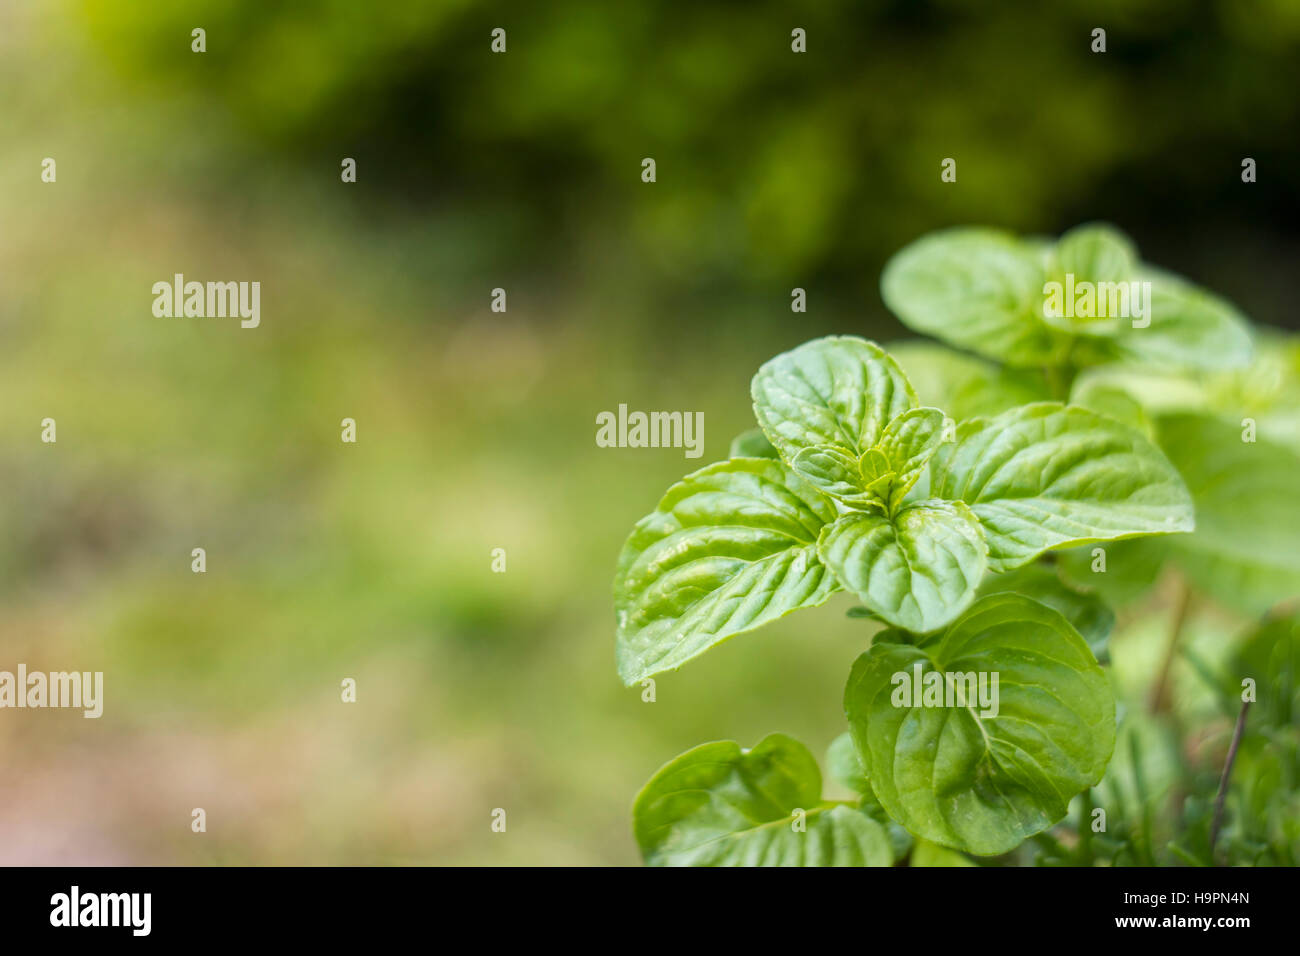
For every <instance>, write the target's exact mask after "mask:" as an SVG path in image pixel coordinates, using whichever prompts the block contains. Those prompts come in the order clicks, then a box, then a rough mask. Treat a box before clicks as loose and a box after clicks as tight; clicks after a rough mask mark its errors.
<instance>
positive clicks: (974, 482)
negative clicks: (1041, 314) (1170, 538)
mask: <svg viewBox="0 0 1300 956" xmlns="http://www.w3.org/2000/svg"><path fill="white" fill-rule="evenodd" d="M930 493H931V494H932V495H934V496H936V497H940V498H945V499H948V500H961V501H965V502H966V503H967V504H968V505H970V508H971V510H972V511H973V512H974V513H975V515H976V516H977V517H978V518H979V520H980V524H981V525H982V526H983V529H984V537H985V539H986V540H987V541H988V546H989V567H990V568H992V569H993V570H994V571H1008V570H1010V569H1012V568H1015V567H1019V566H1020V565H1022V564H1026V563H1027V562H1029V561H1031V560H1032V559H1033V558H1035V557H1036V556H1038V555H1039V554H1041V553H1042V552H1044V551H1046V550H1048V549H1049V548H1059V547H1068V546H1070V545H1077V544H1088V543H1091V542H1094V541H1110V540H1114V539H1117V538H1127V537H1132V536H1134V535H1140V534H1164V533H1169V532H1177V531H1190V530H1192V527H1193V517H1192V501H1191V497H1190V496H1189V495H1188V492H1187V488H1186V486H1185V485H1184V484H1183V480H1182V478H1180V477H1179V475H1178V472H1177V471H1175V470H1174V467H1173V466H1172V465H1171V464H1170V463H1169V460H1168V459H1167V458H1165V456H1164V454H1163V453H1161V451H1160V450H1159V449H1158V448H1156V446H1155V445H1153V444H1152V443H1151V442H1150V441H1148V440H1147V439H1146V438H1145V437H1144V436H1143V435H1142V434H1141V433H1140V432H1138V431H1136V430H1135V429H1133V428H1130V427H1129V426H1127V425H1124V424H1121V423H1120V422H1117V421H1115V420H1113V419H1111V418H1107V417H1106V416H1103V415H1099V414H1097V413H1096V412H1094V411H1091V410H1089V409H1085V408H1079V407H1077V406H1064V405H1060V404H1057V403H1055V402H1040V403H1037V404H1034V405H1026V406H1024V407H1023V408H1018V409H1013V410H1011V411H1009V412H1005V413H1003V414H1002V415H999V416H997V417H996V418H993V419H988V420H977V421H975V422H968V423H965V424H964V425H963V426H962V428H961V429H959V431H958V441H957V442H956V443H955V444H947V445H944V446H942V447H941V448H940V450H939V453H938V454H937V455H936V456H935V458H934V461H933V462H932V466H931V485H930Z"/></svg>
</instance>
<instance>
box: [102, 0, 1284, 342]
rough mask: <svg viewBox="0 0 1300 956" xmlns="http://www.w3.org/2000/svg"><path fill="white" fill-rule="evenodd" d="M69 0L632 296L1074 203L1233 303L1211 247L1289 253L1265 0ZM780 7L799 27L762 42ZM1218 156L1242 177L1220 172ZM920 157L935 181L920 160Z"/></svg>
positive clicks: (746, 284) (209, 79) (790, 277)
mask: <svg viewBox="0 0 1300 956" xmlns="http://www.w3.org/2000/svg"><path fill="white" fill-rule="evenodd" d="M81 10H82V11H83V14H82V15H83V17H84V20H85V23H86V24H87V26H88V27H89V29H90V31H91V34H92V36H93V37H94V39H95V42H96V44H97V46H98V47H99V49H100V50H101V51H102V53H103V54H104V55H105V56H106V57H108V58H109V59H111V61H112V62H113V63H114V64H115V66H116V67H117V68H118V69H119V70H120V71H121V73H122V74H123V75H125V76H127V77H129V78H130V79H131V80H132V81H133V82H134V84H135V85H136V87H137V88H140V89H146V90H150V91H152V90H156V89H158V88H159V87H163V88H168V89H172V88H174V89H177V90H181V91H200V92H201V93H203V94H205V95H206V96H208V97H211V98H213V99H214V100H216V102H218V103H219V104H220V105H221V107H222V108H223V109H224V110H225V111H227V112H228V113H229V115H230V117H231V118H232V121H233V124H234V126H235V128H237V129H238V130H239V131H240V132H241V134H243V135H247V136H251V137H252V138H253V139H254V140H255V141H257V142H260V143H262V144H264V145H265V146H266V147H267V148H269V149H273V150H276V151H279V152H282V153H284V154H287V155H291V156H293V157H295V158H296V159H297V160H298V161H300V162H302V163H305V164H309V165H313V164H316V163H318V162H319V160H320V157H321V156H325V155H340V156H342V155H352V156H356V157H357V158H358V160H359V162H360V168H361V170H362V172H361V181H362V182H364V183H369V184H373V185H372V186H369V187H367V188H368V189H372V190H376V191H379V192H382V193H384V194H386V196H385V198H386V199H387V200H388V201H389V202H392V203H394V204H396V205H400V206H401V207H403V208H406V209H413V210H414V211H417V212H418V211H428V210H462V211H468V212H469V214H471V215H474V216H483V215H485V214H487V215H492V216H499V217H500V218H501V219H502V220H504V221H505V222H508V223H509V226H508V228H504V229H499V230H498V231H497V234H496V239H497V242H498V243H499V246H500V247H499V248H498V249H496V250H495V254H497V255H500V256H503V257H504V258H505V259H506V261H510V262H520V261H522V262H524V263H526V264H527V265H528V266H529V267H536V266H537V265H539V264H540V263H539V262H538V250H539V248H545V249H546V250H547V251H546V253H545V254H544V262H545V263H546V264H547V265H550V266H552V267H557V268H559V267H563V268H571V267H572V266H573V265H574V264H575V260H577V261H578V262H581V261H582V259H583V258H584V256H585V255H586V254H587V251H588V250H589V248H590V246H589V243H590V242H591V241H592V240H593V238H596V239H597V241H605V242H612V243H615V244H616V247H617V252H618V254H619V255H620V257H621V258H625V259H628V260H634V261H635V260H641V261H646V262H649V263H652V264H653V265H654V266H655V268H656V269H658V270H662V274H661V275H658V276H657V277H656V281H655V282H654V283H653V284H649V283H648V284H647V289H646V291H647V292H648V293H649V294H653V295H655V296H656V297H658V298H671V297H672V295H673V293H674V292H678V293H685V292H690V293H692V294H697V293H698V292H699V290H700V288H701V287H704V288H716V287H718V286H722V287H723V288H724V289H725V291H726V292H727V293H728V294H733V295H734V294H736V293H737V292H740V293H748V294H751V295H752V294H755V293H756V292H763V293H767V294H771V287H772V286H773V285H774V284H776V283H782V284H786V285H787V287H788V285H790V284H800V285H805V286H813V285H816V286H818V287H819V288H823V289H828V290H835V294H836V295H837V296H843V297H846V298H850V299H855V300H861V299H862V297H863V296H864V294H867V295H869V296H870V298H871V300H872V301H874V288H873V287H874V285H875V281H876V277H877V276H878V275H879V272H880V265H881V263H882V262H883V260H884V257H885V256H887V255H888V254H890V253H891V252H893V251H894V250H896V249H897V248H899V247H900V246H901V245H903V244H904V243H906V242H908V241H910V240H911V239H913V238H914V237H916V236H917V235H919V234H921V233H923V232H926V231H928V230H931V229H934V228H937V227H938V226H941V225H948V224H954V223H966V222H980V223H997V224H1000V225H1003V226H1006V227H1009V228H1012V229H1014V230H1017V231H1022V232H1023V231H1048V232H1053V233H1056V232H1060V231H1062V230H1063V229H1064V228H1065V227H1066V226H1068V225H1072V224H1074V223H1076V222H1080V221H1087V220H1089V219H1097V218H1101V219H1109V220H1112V221H1115V222H1117V223H1118V224H1119V225H1120V226H1122V227H1124V228H1126V229H1128V230H1129V231H1131V232H1134V233H1135V234H1139V235H1140V237H1141V239H1142V244H1143V246H1144V248H1146V249H1147V251H1148V252H1149V253H1150V254H1151V255H1152V258H1153V259H1154V261H1162V260H1165V261H1177V262H1180V263H1183V264H1185V265H1186V266H1187V267H1188V268H1189V270H1190V271H1189V275H1190V276H1191V277H1192V278H1193V279H1200V280H1202V281H1206V282H1209V283H1210V284H1211V285H1213V286H1214V287H1216V288H1218V289H1219V290H1220V291H1221V292H1223V293H1224V294H1226V295H1228V296H1229V297H1230V298H1234V299H1236V300H1237V301H1239V302H1240V303H1241V304H1242V305H1243V306H1244V307H1245V308H1246V310H1247V311H1248V312H1273V313H1274V314H1276V315H1278V316H1279V317H1281V316H1283V315H1289V312H1284V311H1283V310H1282V309H1280V308H1278V307H1279V306H1280V305H1281V304H1282V303H1283V302H1285V301H1289V300H1288V299H1287V298H1285V296H1284V295H1283V293H1282V291H1280V290H1274V289H1265V288H1258V287H1257V283H1258V281H1259V280H1258V279H1253V280H1247V279H1245V278H1244V277H1243V276H1240V275H1236V274H1234V270H1233V269H1232V268H1231V267H1232V266H1233V265H1236V264H1240V263H1247V262H1252V261H1256V262H1257V261H1258V259H1259V257H1260V256H1274V255H1277V256H1281V255H1285V254H1287V253H1289V254H1290V255H1291V256H1292V257H1294V254H1295V251H1296V247H1295V236H1294V229H1293V223H1294V221H1295V219H1296V215H1297V213H1298V212H1300V189H1297V186H1296V183H1295V181H1294V180H1293V178H1291V177H1289V176H1286V175H1285V174H1284V171H1285V170H1288V169H1293V168H1295V167H1296V165H1297V164H1300V140H1298V139H1297V137H1296V129H1297V120H1298V119H1300V114H1298V113H1297V110H1298V109H1300V107H1298V106H1297V103H1296V102H1295V100H1294V98H1293V97H1288V96H1282V95H1278V91H1279V90H1283V89H1290V88H1294V87H1296V86H1300V14H1298V13H1297V12H1296V9H1295V5H1294V4H1292V3H1289V2H1288V0H1270V2H1268V3H1263V4H1251V5H1250V6H1249V7H1248V8H1245V7H1243V6H1242V5H1241V4H1239V3H1236V2H1234V0H1195V2H1181V0H1179V2H1175V0H1106V2H1104V3H1097V2H1095V0H1058V2H1055V3H1053V4H1051V6H1050V7H1049V8H1044V6H1043V5H1042V4H1041V3H1035V2H1032V0H1015V2H1011V3H1002V4H996V5H986V4H974V3H969V2H965V0H892V2H885V0H871V2H867V3H862V2H849V0H830V2H826V3H821V4H818V5H817V6H816V7H815V8H810V9H807V10H800V11H798V12H797V13H796V12H793V11H791V10H789V9H788V8H787V7H786V6H785V5H783V4H779V3H774V2H770V0H764V2H758V3H745V4H740V3H735V2H723V3H711V4H680V3H676V4H674V3H667V4H665V3H657V2H651V0H627V2H622V3H617V4H609V3H600V2H597V0H562V2H559V3H551V4H513V5H505V6H502V5H499V4H489V3H486V2H482V0H443V2H440V3H436V4H429V3H422V2H414V0H402V2H392V3H384V4H379V5H374V6H358V5H356V4H352V3H346V2H342V0H298V2H295V3H292V4H285V5H275V6H271V7H268V6H267V5H265V4H263V3H260V2H256V0H180V2H175V3H168V4H165V5H151V4H135V3H124V2H120V0H81ZM194 26H203V27H204V28H205V29H206V30H207V32H208V52H207V54H205V55H204V56H202V57H196V56H194V55H192V54H191V53H190V52H189V47H188V35H189V31H190V29H191V28H192V27H194ZM796 26H797V27H800V28H803V29H804V30H806V31H807V38H808V40H807V42H808V52H807V53H806V54H802V55H798V54H794V53H792V52H791V49H790V35H791V30H792V29H793V28H794V27H796ZM495 27H503V28H505V29H506V30H507V37H508V45H507V52H506V53H505V54H504V55H494V54H492V53H491V52H490V50H489V34H490V31H491V30H492V29H493V28H495ZM1095 27H1103V28H1106V29H1107V51H1106V53H1104V54H1094V53H1093V52H1091V44H1092V37H1091V31H1092V30H1093V29H1094V28H1095ZM1247 155H1249V156H1252V157H1254V158H1255V159H1256V160H1257V161H1258V163H1259V168H1260V175H1259V182H1258V183H1257V184H1255V185H1253V186H1250V187H1249V188H1243V184H1242V183H1241V182H1240V178H1239V174H1240V162H1241V159H1242V157H1243V156H1247ZM644 156H653V157H654V158H655V159H656V161H657V164H658V182H657V184H656V185H655V186H654V187H653V188H652V189H647V188H646V187H645V186H644V185H643V184H642V183H641V182H640V180H639V172H640V162H641V159H642V157H644ZM1192 156H1194V157H1196V158H1197V161H1195V162H1187V161H1184V159H1185V158H1186V157H1192ZM945 157H954V158H956V159H957V162H958V185H957V188H953V187H952V186H951V185H945V184H943V183H941V182H940V179H939V167H940V161H941V160H942V159H943V158H945ZM212 159H213V160H217V156H216V155H215V154H214V155H213V156H212ZM217 161H219V160H217ZM1188 197H1195V200H1194V201H1188ZM1244 222H1249V223H1250V227H1249V228H1248V229H1243V228H1242V224H1243V223H1244ZM1193 227H1194V228H1193ZM593 234H594V237H593ZM1205 236H1216V237H1226V238H1227V239H1228V240H1229V241H1230V242H1231V243H1232V249H1231V250H1230V251H1226V250H1225V249H1223V248H1222V244H1221V243H1214V244H1210V243H1208V242H1207V241H1206V240H1205V239H1204V238H1202V237H1205ZM1279 240H1284V242H1285V246H1284V247H1283V248H1278V247H1277V244H1278V242H1279ZM1225 256H1226V258H1225ZM1290 291H1291V292H1294V286H1293V285H1292V286H1291V288H1290Z"/></svg>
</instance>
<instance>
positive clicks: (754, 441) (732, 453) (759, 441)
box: [727, 428, 779, 458]
mask: <svg viewBox="0 0 1300 956" xmlns="http://www.w3.org/2000/svg"><path fill="white" fill-rule="evenodd" d="M727 457H728V458H777V457H779V456H778V455H777V453H776V449H775V448H773V447H772V443H771V442H770V441H768V440H767V436H766V435H764V434H763V429H761V428H750V429H748V430H747V431H743V432H741V433H740V434H739V435H737V436H736V437H735V438H733V439H731V448H730V449H729V450H728V452H727Z"/></svg>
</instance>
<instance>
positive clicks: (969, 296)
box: [880, 228, 1058, 366]
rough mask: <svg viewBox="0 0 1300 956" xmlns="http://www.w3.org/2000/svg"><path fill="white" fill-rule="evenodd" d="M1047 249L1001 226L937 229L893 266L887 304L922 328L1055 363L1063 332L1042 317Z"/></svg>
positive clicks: (973, 347)
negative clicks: (1057, 334)
mask: <svg viewBox="0 0 1300 956" xmlns="http://www.w3.org/2000/svg"><path fill="white" fill-rule="evenodd" d="M1043 284H1044V268H1043V257H1042V255H1041V253H1040V252H1039V251H1038V250H1036V249H1034V248H1033V247H1032V246H1030V245H1028V244H1026V243H1022V242H1021V241H1020V240H1018V239H1017V238H1016V237H1015V236H1012V235H1010V234H1009V233H1004V232H1000V231H998V230H994V229H970V228H961V229H949V230H945V231H943V232H937V233H932V234H931V235H928V236H925V237H923V238H921V239H918V240H917V241H916V242H913V243H912V244H911V245H909V246H907V247H906V248H904V249H903V250H902V251H900V252H898V253H897V254H896V255H895V256H894V257H893V258H892V259H890V260H889V262H888V263H887V264H886V266H885V271H884V273H883V275H882V276H881V280H880V291H881V295H882V296H883V297H884V300H885V305H886V306H888V307H889V309H890V311H892V312H893V313H894V314H895V315H897V316H898V317H899V319H901V320H902V322H903V324H904V325H906V326H908V327H909V328H912V329H915V330H916V331H918V332H924V333H925V334H927V335H931V336H933V337H934V338H937V339H940V340H942V341H944V342H948V343H949V344H951V345H956V346H958V347H959V348H964V349H969V350H970V351H972V352H976V353H979V354H981V355H987V356H988V357H990V358H993V359H996V360H997V361H999V362H1003V363H1005V364H1007V365H1014V366H1028V365H1043V364H1048V363H1050V362H1051V361H1052V360H1053V359H1054V357H1055V356H1056V354H1057V351H1058V336H1056V335H1055V334H1054V333H1053V332H1052V331H1051V330H1050V329H1049V328H1048V326H1047V325H1046V323H1044V322H1043V320H1042V309H1043V301H1044V300H1043Z"/></svg>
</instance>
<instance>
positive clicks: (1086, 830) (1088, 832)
mask: <svg viewBox="0 0 1300 956" xmlns="http://www.w3.org/2000/svg"><path fill="white" fill-rule="evenodd" d="M1079 858H1080V862H1082V864H1083V865H1084V866H1092V864H1093V862H1094V860H1093V857H1092V788H1091V787H1089V788H1087V789H1086V790H1084V791H1083V794H1082V795H1081V800H1080V803H1079Z"/></svg>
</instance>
